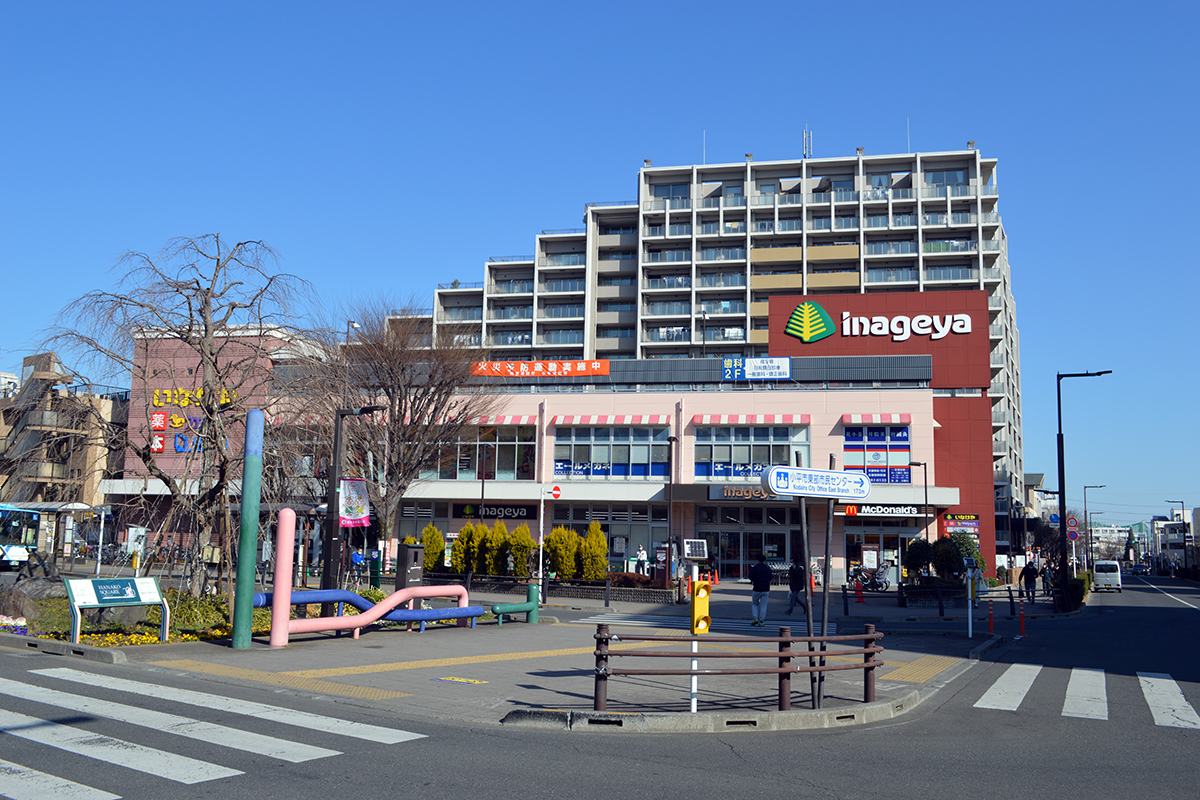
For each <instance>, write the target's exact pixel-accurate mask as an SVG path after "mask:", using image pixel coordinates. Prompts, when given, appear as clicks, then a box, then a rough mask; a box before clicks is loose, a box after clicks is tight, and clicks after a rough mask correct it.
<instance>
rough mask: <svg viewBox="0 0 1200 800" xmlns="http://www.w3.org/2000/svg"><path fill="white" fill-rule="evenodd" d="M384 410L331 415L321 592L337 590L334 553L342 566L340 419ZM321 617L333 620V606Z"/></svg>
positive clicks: (325, 605) (342, 410)
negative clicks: (331, 443)
mask: <svg viewBox="0 0 1200 800" xmlns="http://www.w3.org/2000/svg"><path fill="white" fill-rule="evenodd" d="M385 408H387V406H363V407H362V408H339V409H338V410H337V411H335V412H334V415H333V454H332V457H331V458H330V460H329V470H328V475H329V484H328V486H327V487H326V490H325V531H324V536H323V538H322V542H321V551H322V553H321V554H322V559H321V562H322V563H321V588H322V589H336V588H337V585H336V584H337V572H336V571H335V569H334V566H333V565H334V560H333V557H334V553H335V552H336V553H337V564H338V566H339V567H340V566H341V563H342V526H341V503H340V502H338V493H339V492H340V491H341V485H340V484H341V480H342V418H343V417H359V416H362V415H363V414H373V413H375V412H376V411H383V410H384V409H385ZM321 616H323V617H331V616H333V603H322V604H321Z"/></svg>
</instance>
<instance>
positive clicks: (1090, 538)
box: [1083, 483, 1106, 564]
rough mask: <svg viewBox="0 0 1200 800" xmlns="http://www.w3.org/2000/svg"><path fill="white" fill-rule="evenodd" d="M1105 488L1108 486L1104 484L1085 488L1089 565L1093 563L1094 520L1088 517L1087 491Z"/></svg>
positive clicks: (1084, 516)
mask: <svg viewBox="0 0 1200 800" xmlns="http://www.w3.org/2000/svg"><path fill="white" fill-rule="evenodd" d="M1105 486H1106V484H1103V483H1102V484H1100V485H1099V486H1085V487H1083V518H1084V520H1086V521H1087V526H1088V529H1087V558H1088V563H1089V564H1090V563H1091V562H1092V561H1093V559H1092V522H1091V519H1092V518H1091V517H1089V516H1088V510H1087V490H1088V489H1103V488H1105ZM1097 513H1101V512H1097Z"/></svg>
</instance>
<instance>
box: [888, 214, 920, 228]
mask: <svg viewBox="0 0 1200 800" xmlns="http://www.w3.org/2000/svg"><path fill="white" fill-rule="evenodd" d="M892 227H893V228H915V227H917V215H916V214H892Z"/></svg>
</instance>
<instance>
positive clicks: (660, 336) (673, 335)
mask: <svg viewBox="0 0 1200 800" xmlns="http://www.w3.org/2000/svg"><path fill="white" fill-rule="evenodd" d="M642 341H643V342H684V343H689V342H691V341H692V329H691V328H690V327H688V326H685V325H681V326H679V327H675V328H650V329H648V330H646V331H643V335H642Z"/></svg>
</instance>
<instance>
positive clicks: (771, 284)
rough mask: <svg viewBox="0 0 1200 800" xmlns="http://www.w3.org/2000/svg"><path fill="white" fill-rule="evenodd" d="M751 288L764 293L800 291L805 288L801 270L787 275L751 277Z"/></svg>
mask: <svg viewBox="0 0 1200 800" xmlns="http://www.w3.org/2000/svg"><path fill="white" fill-rule="evenodd" d="M750 288H751V289H755V290H764V291H780V290H788V289H794V290H796V291H800V290H802V289H803V288H804V276H803V275H801V274H800V270H796V271H795V272H787V273H770V274H766V275H751V276H750Z"/></svg>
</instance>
